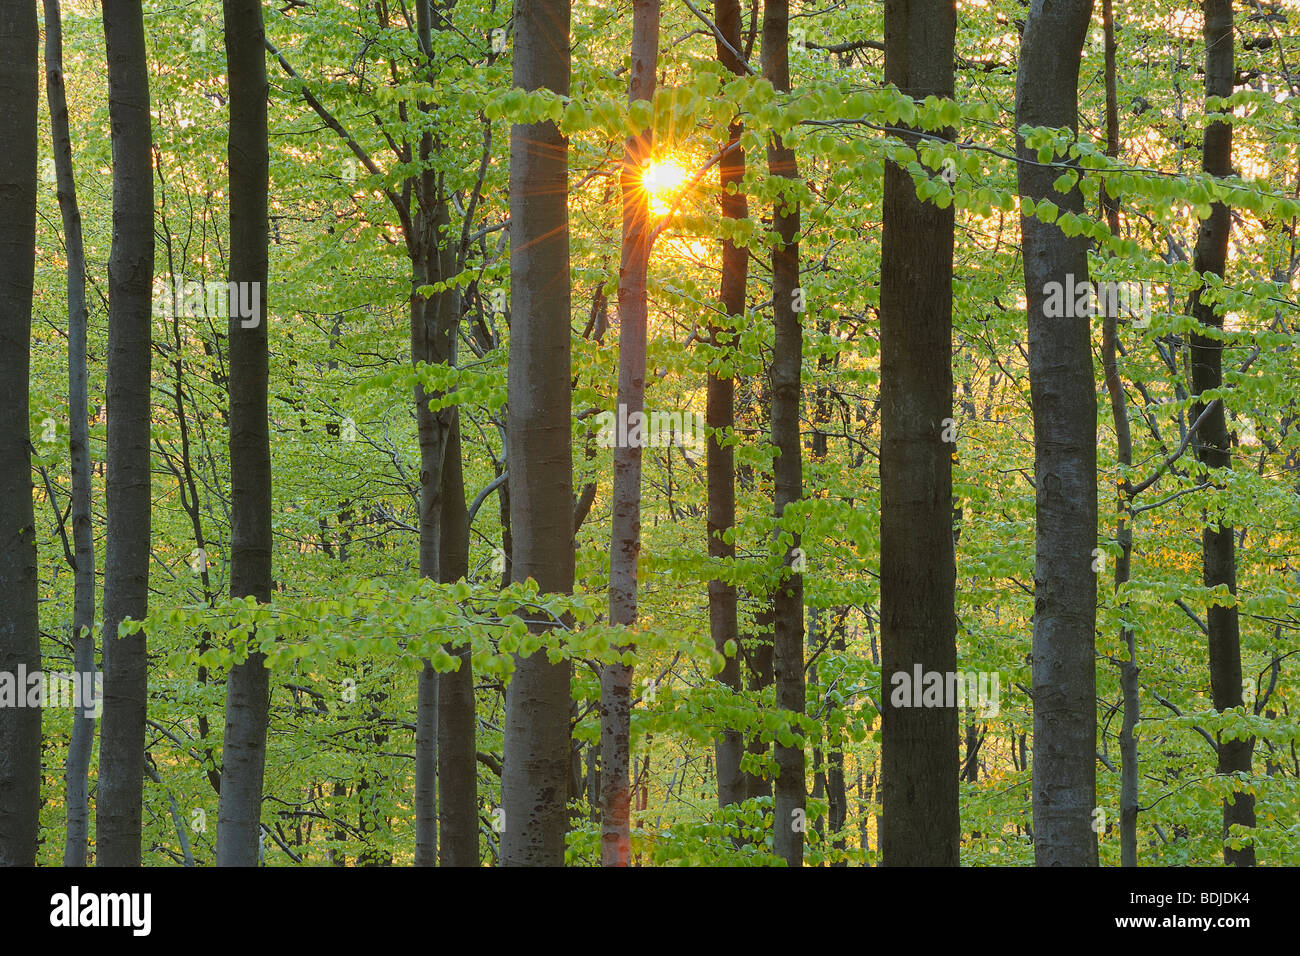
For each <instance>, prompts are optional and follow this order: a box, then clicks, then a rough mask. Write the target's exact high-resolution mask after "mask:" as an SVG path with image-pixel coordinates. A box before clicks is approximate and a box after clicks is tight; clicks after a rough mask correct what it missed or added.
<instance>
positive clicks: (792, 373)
mask: <svg viewBox="0 0 1300 956" xmlns="http://www.w3.org/2000/svg"><path fill="white" fill-rule="evenodd" d="M789 47H790V4H789V2H788V0H767V2H765V3H764V5H763V77H764V78H765V79H766V80H767V81H768V82H769V83H771V84H772V86H773V87H774V88H775V89H776V90H777V92H778V93H788V92H790V50H789ZM771 137H772V138H771V140H770V142H769V143H768V147H767V168H768V172H769V174H770V175H772V176H775V177H780V178H781V179H784V180H786V182H785V183H783V184H782V188H781V192H780V194H779V196H778V198H777V200H776V208H775V209H774V210H773V214H772V223H773V227H774V231H775V233H776V237H777V241H776V244H775V245H774V246H773V247H772V313H773V325H774V327H775V340H774V343H773V347H772V367H771V370H770V375H771V380H772V444H773V445H774V446H775V447H776V454H777V458H776V463H775V465H774V466H773V470H774V473H775V479H776V484H775V489H774V492H773V498H772V506H773V513H774V514H775V517H776V521H777V529H778V530H777V538H776V541H777V549H778V551H781V550H782V549H781V547H780V545H781V544H782V543H785V542H788V544H786V547H785V548H784V553H783V560H782V562H781V565H782V567H781V572H780V574H781V577H780V579H779V580H778V581H777V585H776V590H775V593H774V594H773V597H772V620H773V635H772V643H773V667H774V671H775V677H776V706H777V707H778V708H780V709H781V710H784V711H786V712H787V713H789V714H797V715H802V714H803V713H804V654H803V645H804V640H803V638H804V627H803V575H802V571H801V569H800V566H799V565H800V561H799V556H800V555H802V554H803V549H802V548H801V547H800V536H799V532H797V531H791V530H786V529H784V528H783V527H782V524H781V523H782V521H783V520H784V519H785V512H786V509H787V508H788V507H790V505H792V504H795V503H796V502H798V501H799V499H800V498H801V497H802V496H803V444H802V441H801V439H800V435H799V419H800V409H801V408H802V406H803V392H802V386H801V374H802V370H803V329H802V327H801V325H800V318H799V316H800V313H801V312H802V311H803V310H804V291H803V289H802V288H801V287H800V285H799V241H798V236H799V199H798V180H799V165H798V163H797V161H796V159H795V154H794V150H792V149H790V148H789V147H788V146H786V145H785V144H784V143H783V142H782V140H781V137H780V135H778V134H777V133H775V132H774V133H772V134H771ZM791 730H792V732H794V735H795V737H796V742H795V743H793V744H787V743H782V742H780V741H778V742H777V744H776V748H775V749H776V765H777V778H776V785H775V804H774V806H775V817H774V820H775V822H774V824H773V826H774V830H773V835H774V839H773V846H774V849H775V850H776V853H777V855H778V856H780V857H782V858H783V859H784V860H785V861H786V864H787V865H789V866H802V865H803V834H804V829H805V827H806V822H805V807H804V803H805V800H806V792H805V791H806V784H805V780H804V751H803V743H802V736H801V733H802V732H801V731H800V730H799V729H798V728H797V727H792V728H791Z"/></svg>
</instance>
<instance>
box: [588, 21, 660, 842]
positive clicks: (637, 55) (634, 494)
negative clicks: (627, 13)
mask: <svg viewBox="0 0 1300 956" xmlns="http://www.w3.org/2000/svg"><path fill="white" fill-rule="evenodd" d="M658 62H659V0H633V6H632V63H631V70H630V73H629V78H628V88H627V99H628V104H629V105H631V104H633V103H636V102H637V101H638V100H644V101H649V100H650V99H651V97H653V96H654V86H655V71H656V69H657V66H658ZM652 137H653V133H652V132H651V131H650V130H645V131H643V132H641V133H639V134H634V135H632V136H629V137H628V138H627V142H626V143H625V144H624V147H623V163H622V167H621V169H620V175H619V181H620V186H621V194H622V201H623V216H622V223H623V248H622V259H621V263H620V265H619V270H618V276H619V278H618V322H619V333H618V414H619V415H627V418H628V421H629V422H631V421H632V420H633V418H632V416H633V415H636V416H641V415H642V414H644V412H643V409H644V407H645V363H646V322H647V314H646V272H647V269H648V268H649V263H650V247H651V244H652V243H653V241H654V240H653V238H652V232H651V223H650V200H649V195H648V193H647V191H646V189H645V187H644V185H643V184H642V181H641V176H642V171H643V169H644V167H645V165H646V164H647V163H648V162H649V161H650V155H651V150H652V148H653V139H652ZM629 431H631V428H630V427H629ZM610 535H611V537H610V547H609V622H610V623H611V624H617V625H623V626H625V627H631V626H632V625H633V624H635V623H636V603H637V593H636V592H637V557H638V555H639V554H640V551H641V444H640V443H639V442H638V441H637V440H636V439H634V438H631V437H629V439H628V440H627V441H626V442H622V443H619V444H617V445H616V446H615V448H614V490H613V521H612V530H611V532H610ZM622 650H625V651H627V650H631V648H630V646H625V647H623V648H622ZM631 717H632V665H631V664H626V663H623V662H622V661H610V662H607V663H606V664H605V666H604V668H603V670H602V671H601V676H600V784H601V787H600V823H601V861H602V862H603V863H604V864H605V865H606V866H627V863H628V853H629V839H630V830H629V817H630V807H631V800H630V781H629V776H628V774H629V761H630V756H631V736H632V728H631Z"/></svg>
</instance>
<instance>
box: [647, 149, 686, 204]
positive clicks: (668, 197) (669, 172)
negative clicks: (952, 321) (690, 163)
mask: <svg viewBox="0 0 1300 956" xmlns="http://www.w3.org/2000/svg"><path fill="white" fill-rule="evenodd" d="M685 183H686V170H685V169H683V168H682V167H681V166H679V165H678V164H677V163H675V162H673V161H672V160H655V161H653V162H651V163H648V164H647V165H646V167H645V169H644V170H642V172H641V186H642V188H644V189H645V191H646V192H647V193H649V195H650V211H651V212H652V213H654V215H656V216H665V215H667V214H668V210H670V209H671V208H672V205H673V198H674V197H675V196H676V195H677V193H678V192H679V191H680V190H681V188H682V186H683V185H684V184H685Z"/></svg>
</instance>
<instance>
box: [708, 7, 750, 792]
mask: <svg viewBox="0 0 1300 956" xmlns="http://www.w3.org/2000/svg"><path fill="white" fill-rule="evenodd" d="M713 19H714V22H715V23H716V24H717V26H718V33H719V34H720V36H719V38H718V41H717V43H716V46H717V55H718V61H719V62H720V63H722V64H723V65H724V66H725V67H726V68H727V69H728V70H730V71H731V72H732V73H733V74H734V75H736V76H743V75H745V66H744V64H743V63H741V61H740V59H739V57H738V56H737V55H736V51H739V50H740V44H741V41H740V3H739V0H714V4H713ZM724 41H725V42H724ZM743 131H744V124H742V123H741V122H740V120H734V121H733V122H732V123H731V127H730V129H729V130H728V139H727V145H728V147H729V148H730V152H728V154H727V155H726V157H725V158H724V159H723V160H722V162H720V163H719V164H718V185H719V186H721V188H722V200H721V205H722V215H723V217H724V218H727V219H732V220H739V219H744V218H746V217H747V216H748V215H749V204H748V202H747V201H746V198H745V193H744V192H743V187H742V182H743V180H744V178H745V153H744V151H743V150H742V149H741V148H740V145H739V143H740V134H741V133H742V132H743ZM728 186H734V188H735V192H734V193H730V194H729V193H728V192H727V187H728ZM748 269H749V250H748V249H744V248H740V247H737V246H735V245H733V244H732V243H731V242H723V244H722V282H721V288H720V289H719V294H718V300H719V301H718V304H719V306H720V308H721V309H722V312H723V313H724V316H725V317H724V318H721V319H720V320H719V321H717V322H714V323H712V324H711V325H710V328H709V341H710V344H711V345H712V346H713V347H714V348H715V349H718V350H721V349H728V350H730V349H734V348H735V331H734V326H735V324H737V323H740V322H742V321H743V319H744V316H745V284H746V279H747V277H748ZM719 333H722V335H725V336H726V340H725V341H724V340H723V338H722V335H720V334H719ZM706 389H707V392H706V398H705V424H706V425H707V426H708V429H709V438H708V445H707V449H706V452H705V455H706V457H705V473H706V483H707V486H708V517H707V522H708V535H709V557H710V558H711V559H713V560H714V561H717V562H719V563H721V562H727V563H730V562H732V561H734V560H735V557H736V545H735V543H734V542H728V541H726V540H724V538H723V535H724V534H725V533H726V532H727V531H728V530H731V529H734V528H735V526H736V456H735V452H734V450H733V448H732V446H731V444H730V443H729V442H727V441H726V439H727V438H728V437H729V436H730V434H731V431H732V429H733V427H734V426H735V424H736V410H735V395H736V382H735V379H734V378H733V377H732V376H731V375H730V374H726V375H722V376H718V375H714V374H713V373H712V372H710V373H709V376H708V381H707V385H706ZM709 632H710V634H711V635H712V636H713V646H714V647H715V648H717V650H718V651H719V652H720V653H721V652H724V649H725V648H726V646H727V645H728V643H730V644H731V645H732V646H733V647H734V648H735V653H734V654H733V656H731V657H729V658H727V662H726V664H725V665H724V667H723V669H722V673H721V674H719V675H718V680H719V681H720V682H721V683H722V684H723V686H725V687H727V688H729V689H730V690H731V691H732V692H733V693H737V694H738V693H740V690H741V684H740V660H741V653H740V632H739V630H738V627H737V621H736V586H735V585H734V584H730V583H728V582H727V581H724V580H722V579H721V578H713V579H712V580H710V581H709ZM714 749H715V755H716V762H717V769H718V806H720V807H725V806H729V805H731V804H733V803H739V802H741V801H742V800H744V799H745V781H744V778H743V776H742V775H741V772H740V758H741V755H742V754H743V753H744V750H745V742H744V738H743V736H742V735H741V733H740V731H738V730H723V731H722V735H721V736H720V737H719V738H718V739H717V742H716V743H715V745H714Z"/></svg>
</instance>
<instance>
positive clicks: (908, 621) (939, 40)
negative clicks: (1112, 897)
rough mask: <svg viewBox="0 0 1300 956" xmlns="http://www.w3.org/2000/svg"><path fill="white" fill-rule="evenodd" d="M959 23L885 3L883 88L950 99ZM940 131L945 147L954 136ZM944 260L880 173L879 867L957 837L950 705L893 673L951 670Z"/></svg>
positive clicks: (904, 188)
mask: <svg viewBox="0 0 1300 956" xmlns="http://www.w3.org/2000/svg"><path fill="white" fill-rule="evenodd" d="M956 26H957V9H956V5H955V4H954V3H952V2H951V0H891V2H890V3H889V4H888V5H887V6H886V9H885V81H886V82H887V83H892V84H894V85H895V86H896V87H898V90H899V92H901V93H903V94H905V95H907V96H910V97H912V98H913V99H916V100H918V101H920V100H924V99H925V98H926V97H927V96H940V97H951V96H952V95H953V41H954V35H955V32H956ZM933 135H936V134H934V133H930V132H928V131H922V130H908V131H905V132H904V135H903V137H902V139H903V142H904V143H907V144H908V145H910V146H912V147H913V148H915V147H916V146H917V145H918V144H919V143H920V141H921V139H922V137H929V136H933ZM937 135H938V136H940V137H942V138H945V139H950V138H951V136H952V131H951V130H944V131H939V132H938V133H937ZM943 169H945V170H954V169H955V164H954V163H952V162H951V160H950V161H949V164H947V165H945V166H944V167H943ZM931 175H933V176H936V177H942V175H943V173H942V170H935V171H933V172H932V174H931ZM948 178H953V177H951V176H949V177H948ZM952 252H953V209H952V207H951V206H944V207H943V208H940V207H939V206H938V205H937V204H936V203H934V202H926V201H924V200H922V199H921V198H919V197H918V196H917V191H916V188H915V186H914V185H913V182H912V174H911V173H909V172H908V170H907V169H905V168H903V167H901V166H899V165H898V164H896V163H891V164H889V165H887V166H886V167H885V196H884V232H883V235H882V238H881V251H880V404H881V411H880V655H881V675H882V677H881V687H880V703H881V707H882V712H881V722H882V739H881V775H882V778H883V783H884V793H883V796H882V799H883V806H882V811H883V816H882V824H883V825H882V829H881V853H882V855H883V857H884V862H885V864H886V865H887V866H956V865H957V850H958V844H959V843H960V839H961V824H960V820H959V816H958V809H957V735H958V720H957V708H956V705H955V701H945V702H944V704H945V706H939V707H916V706H911V703H912V702H910V701H909V706H902V707H900V706H897V705H896V704H895V698H894V693H893V690H894V687H895V685H894V683H893V682H894V680H895V678H896V675H900V674H901V675H903V676H904V677H905V678H906V679H908V680H911V679H912V675H913V673H914V670H913V669H914V668H915V667H917V666H919V667H920V669H921V673H923V674H926V673H938V674H941V675H948V674H951V673H954V672H956V670H957V620H956V615H955V611H954V602H955V599H956V595H955V586H956V573H957V571H956V564H955V557H954V547H955V545H954V541H953V498H952V452H953V449H952V443H951V442H949V441H947V440H946V438H951V437H953V434H954V432H953V429H952V428H951V426H952V425H953V417H952V401H953V384H952ZM945 680H946V676H945Z"/></svg>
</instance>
